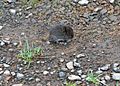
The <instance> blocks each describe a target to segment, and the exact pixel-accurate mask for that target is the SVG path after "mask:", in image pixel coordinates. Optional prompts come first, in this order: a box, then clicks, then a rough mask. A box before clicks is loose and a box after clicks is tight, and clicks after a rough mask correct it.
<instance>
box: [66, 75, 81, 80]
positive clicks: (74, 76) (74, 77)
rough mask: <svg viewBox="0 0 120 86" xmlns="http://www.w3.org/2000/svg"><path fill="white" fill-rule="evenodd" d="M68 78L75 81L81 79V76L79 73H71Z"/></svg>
mask: <svg viewBox="0 0 120 86" xmlns="http://www.w3.org/2000/svg"><path fill="white" fill-rule="evenodd" d="M68 79H69V80H71V81H73V80H81V78H80V77H79V76H77V75H70V76H68Z"/></svg>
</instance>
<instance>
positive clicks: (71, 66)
mask: <svg viewBox="0 0 120 86" xmlns="http://www.w3.org/2000/svg"><path fill="white" fill-rule="evenodd" d="M66 66H67V68H68V69H69V70H71V69H74V67H73V62H72V61H70V62H68V63H66Z"/></svg>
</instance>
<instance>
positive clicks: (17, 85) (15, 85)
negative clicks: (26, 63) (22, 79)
mask: <svg viewBox="0 0 120 86" xmlns="http://www.w3.org/2000/svg"><path fill="white" fill-rule="evenodd" d="M12 86H23V84H13V85H12Z"/></svg>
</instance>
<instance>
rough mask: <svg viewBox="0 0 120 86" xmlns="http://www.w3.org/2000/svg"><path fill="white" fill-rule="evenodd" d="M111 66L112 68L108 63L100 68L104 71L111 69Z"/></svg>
mask: <svg viewBox="0 0 120 86" xmlns="http://www.w3.org/2000/svg"><path fill="white" fill-rule="evenodd" d="M109 68H110V64H106V65H105V66H103V67H101V68H100V69H101V70H102V71H107V70H109Z"/></svg>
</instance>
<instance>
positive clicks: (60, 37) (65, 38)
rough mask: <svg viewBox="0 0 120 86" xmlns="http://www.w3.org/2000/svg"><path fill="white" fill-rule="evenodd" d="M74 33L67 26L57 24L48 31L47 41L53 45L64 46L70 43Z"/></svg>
mask: <svg viewBox="0 0 120 86" xmlns="http://www.w3.org/2000/svg"><path fill="white" fill-rule="evenodd" d="M73 36H74V33H73V29H72V28H71V27H70V26H68V25H61V24H58V25H56V26H54V27H52V28H51V29H50V33H49V41H50V42H53V43H59V44H65V43H68V42H69V41H71V39H72V38H73Z"/></svg>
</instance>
